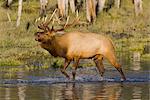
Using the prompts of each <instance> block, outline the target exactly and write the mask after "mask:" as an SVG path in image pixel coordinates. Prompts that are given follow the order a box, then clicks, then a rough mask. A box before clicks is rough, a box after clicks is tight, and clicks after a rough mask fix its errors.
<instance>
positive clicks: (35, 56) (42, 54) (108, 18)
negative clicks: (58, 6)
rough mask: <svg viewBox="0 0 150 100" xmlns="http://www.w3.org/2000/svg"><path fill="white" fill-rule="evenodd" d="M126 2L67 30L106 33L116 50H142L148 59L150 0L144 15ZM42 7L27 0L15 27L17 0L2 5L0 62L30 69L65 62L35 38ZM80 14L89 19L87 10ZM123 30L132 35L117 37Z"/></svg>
mask: <svg viewBox="0 0 150 100" xmlns="http://www.w3.org/2000/svg"><path fill="white" fill-rule="evenodd" d="M53 2H54V3H52V4H53V5H50V6H54V5H55V1H53ZM123 3H124V5H122V7H121V9H115V8H112V9H110V10H109V11H108V12H103V13H101V14H100V15H99V16H98V18H97V21H96V22H95V23H94V24H93V25H89V26H76V27H73V28H70V29H67V30H66V31H67V32H69V31H72V30H80V31H83V32H96V33H100V34H107V35H109V36H110V37H111V38H112V39H113V41H114V42H115V44H116V48H117V50H116V51H118V52H122V50H124V51H126V52H134V51H139V52H140V53H141V55H142V57H143V59H149V58H150V56H149V53H144V48H145V46H146V45H149V44H147V43H149V42H150V41H149V40H150V18H149V16H150V12H149V9H150V6H148V5H149V4H150V2H149V0H145V1H144V4H143V6H144V12H143V15H141V16H138V17H135V16H134V12H133V5H132V4H131V2H129V1H128V0H124V2H123ZM0 5H2V2H0ZM39 7H40V6H39V4H38V2H37V1H35V0H33V1H31V2H30V5H28V4H27V3H26V2H24V3H23V12H22V16H21V24H20V26H19V27H15V26H16V18H17V17H16V16H17V3H15V4H14V5H13V6H12V8H11V10H9V9H4V8H2V7H1V8H0V16H1V17H0V27H1V28H0V66H19V65H25V66H26V67H25V70H28V69H34V68H38V67H40V68H48V67H49V66H50V65H52V66H54V67H59V66H61V65H62V61H63V60H62V59H60V58H55V59H54V58H53V57H51V56H50V55H49V53H48V52H47V51H45V50H43V49H42V48H40V47H39V46H38V44H37V42H36V41H34V33H35V32H37V31H39V30H38V28H37V25H36V24H35V22H34V21H35V19H36V18H37V17H38V15H39ZM7 13H9V14H10V17H11V22H9V21H8V18H7ZM51 13H52V11H51V10H49V11H48V14H49V16H50V15H51ZM79 16H81V20H82V21H86V18H85V12H84V11H82V12H80V13H79ZM74 17H75V15H73V14H72V15H71V18H70V19H71V20H72V19H74ZM28 22H30V28H29V30H26V25H27V23H28ZM121 33H123V34H125V35H126V36H132V37H121V38H117V36H120V34H121ZM89 65H90V64H89ZM42 66H43V67H42ZM14 70H16V69H14Z"/></svg>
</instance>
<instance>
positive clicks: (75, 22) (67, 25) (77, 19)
mask: <svg viewBox="0 0 150 100" xmlns="http://www.w3.org/2000/svg"><path fill="white" fill-rule="evenodd" d="M69 19H70V16H68V17H67V20H66V23H65V24H63V25H62V26H63V28H60V29H57V30H55V32H57V31H63V30H65V29H66V28H69V27H70V26H74V25H76V24H77V23H78V22H79V19H80V18H79V17H78V16H77V17H76V18H75V19H74V20H73V21H72V23H71V24H68V23H69Z"/></svg>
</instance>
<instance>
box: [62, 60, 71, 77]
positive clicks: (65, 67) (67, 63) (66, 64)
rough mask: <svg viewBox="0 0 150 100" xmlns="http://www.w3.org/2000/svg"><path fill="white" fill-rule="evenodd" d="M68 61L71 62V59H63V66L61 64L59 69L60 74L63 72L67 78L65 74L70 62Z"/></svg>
mask: <svg viewBox="0 0 150 100" xmlns="http://www.w3.org/2000/svg"><path fill="white" fill-rule="evenodd" d="M70 62H71V60H68V59H65V63H64V66H63V68H62V69H61V72H62V74H64V75H65V76H66V77H67V78H69V79H70V77H69V75H68V74H67V72H66V69H67V67H68V65H69V64H70Z"/></svg>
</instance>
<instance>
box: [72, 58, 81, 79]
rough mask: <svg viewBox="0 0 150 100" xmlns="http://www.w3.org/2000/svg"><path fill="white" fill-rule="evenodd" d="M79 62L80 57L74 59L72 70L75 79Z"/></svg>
mask: <svg viewBox="0 0 150 100" xmlns="http://www.w3.org/2000/svg"><path fill="white" fill-rule="evenodd" d="M78 64H79V59H74V64H73V71H72V76H73V80H75V75H76V70H77V68H78Z"/></svg>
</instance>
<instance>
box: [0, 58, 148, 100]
mask: <svg viewBox="0 0 150 100" xmlns="http://www.w3.org/2000/svg"><path fill="white" fill-rule="evenodd" d="M136 59H137V57H136ZM128 61H129V60H128ZM128 61H126V60H124V63H123V62H122V65H123V70H124V72H125V75H126V77H127V80H126V81H125V82H121V81H120V75H119V73H118V72H117V71H116V69H115V68H113V67H112V66H110V65H109V64H108V63H107V62H105V63H104V64H105V68H106V72H105V75H104V79H103V80H102V79H101V78H100V77H99V74H98V71H97V69H96V67H83V68H78V70H77V76H76V80H75V81H71V80H67V79H66V78H65V77H64V76H63V75H62V74H61V73H60V71H59V69H56V68H49V69H47V70H45V69H43V70H36V71H29V72H25V71H23V70H22V71H20V72H17V73H15V74H16V75H15V76H13V77H7V76H5V74H6V72H0V78H1V79H0V100H149V81H150V77H149V72H150V70H149V67H150V66H149V65H150V62H149V61H138V60H130V62H128ZM131 61H133V62H131ZM120 62H121V60H120ZM106 66H107V67H106ZM67 71H68V73H69V74H71V68H68V70H67ZM7 74H8V73H7Z"/></svg>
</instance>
